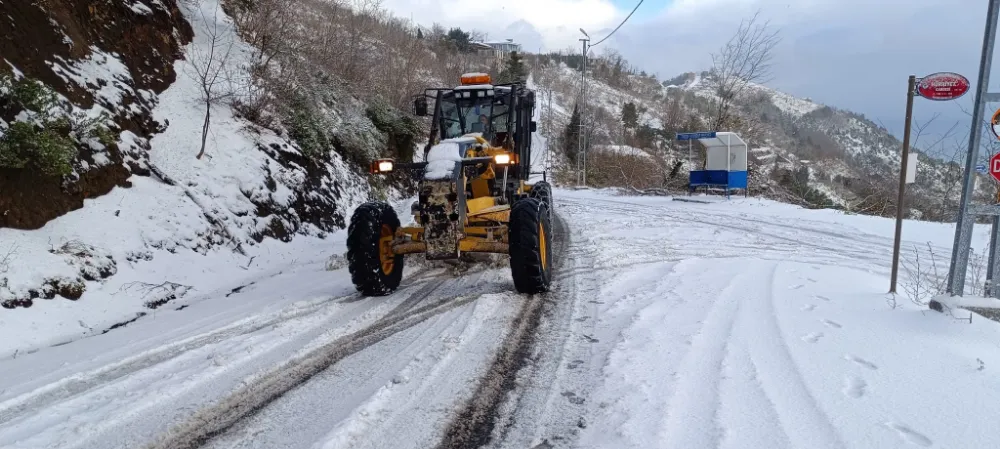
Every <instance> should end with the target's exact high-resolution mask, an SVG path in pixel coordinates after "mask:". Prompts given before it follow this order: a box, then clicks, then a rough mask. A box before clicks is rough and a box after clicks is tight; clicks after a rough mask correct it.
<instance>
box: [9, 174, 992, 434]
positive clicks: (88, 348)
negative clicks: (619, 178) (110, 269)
mask: <svg viewBox="0 0 1000 449" xmlns="http://www.w3.org/2000/svg"><path fill="white" fill-rule="evenodd" d="M555 199H556V207H555V211H556V212H557V214H558V216H559V217H560V220H559V222H560V224H561V226H560V229H559V230H558V234H559V239H558V241H559V243H560V246H559V247H558V248H557V250H558V253H559V254H560V257H559V258H560V265H559V266H558V267H557V271H556V276H555V278H556V282H555V287H556V288H555V291H553V292H552V293H550V294H547V295H539V296H535V297H525V296H519V295H515V294H513V293H512V290H513V288H512V286H511V285H510V276H509V270H508V269H507V268H506V267H496V266H483V267H478V268H475V269H473V270H472V271H470V272H467V273H465V274H463V275H459V276H456V275H454V274H452V273H450V272H448V271H447V270H442V269H436V268H431V267H429V266H428V265H427V264H411V267H410V268H409V269H408V274H407V277H406V279H405V280H404V286H403V287H402V288H401V289H400V291H399V292H397V293H396V294H394V295H390V296H387V297H383V298H364V299H362V298H359V297H357V296H356V295H354V294H352V288H351V287H350V285H349V284H348V277H347V276H346V273H345V271H346V270H343V269H341V270H339V271H334V272H331V271H326V270H324V269H323V264H322V261H321V260H316V261H315V262H309V263H300V264H299V265H298V266H297V267H288V268H286V269H282V270H279V271H276V272H275V274H274V275H273V276H270V277H262V278H257V279H255V281H256V282H255V284H254V285H253V287H252V288H248V289H245V290H244V289H238V290H237V291H235V292H234V291H231V290H233V289H234V288H236V287H238V286H236V285H234V286H231V288H230V289H224V290H221V291H220V292H221V293H220V294H219V295H217V296H213V295H211V294H210V295H208V296H206V297H204V298H202V299H201V300H199V302H197V303H192V304H189V305H188V306H187V307H182V308H178V309H179V310H177V309H174V310H169V311H163V312H162V315H159V316H156V317H152V318H151V319H143V320H140V321H137V322H136V323H133V324H130V325H128V326H125V327H122V328H120V329H114V330H112V331H110V332H108V333H106V334H103V335H97V336H94V337H90V338H85V339H81V340H77V341H73V342H70V343H68V344H64V345H60V346H55V347H49V348H43V349H40V350H38V351H36V352H33V353H30V354H25V355H21V356H19V357H16V358H9V359H4V360H0V372H2V373H3V374H4V375H3V376H0V447H4V448H7V447H11V448H25V449H27V448H98V447H99V448H118V447H130V448H131V447H149V448H154V447H155V448H186V447H206V448H220V449H221V448H316V449H321V448H322V449H333V448H427V447H441V448H471V447H496V448H535V447H540V448H554V447H579V448H633V447H634V448H654V447H655V448H737V447H740V448H744V447H767V448H800V447H801V448H806V447H808V448H870V447H905V446H907V445H910V446H914V445H915V447H920V446H927V447H930V446H936V447H948V448H961V447H969V448H974V447H975V448H980V447H1000V432H995V431H993V430H991V429H992V427H991V426H992V425H991V422H990V420H991V417H992V416H995V415H996V414H997V412H1000V405H998V404H1000V380H998V379H1000V376H998V374H1000V344H998V343H997V342H998V341H1000V326H998V325H997V323H994V322H990V321H987V320H983V319H980V318H978V317H977V318H974V319H973V320H972V322H971V323H969V322H968V321H964V322H963V321H958V320H956V319H954V318H952V317H950V316H946V315H941V314H937V313H933V312H926V311H924V310H922V309H921V308H918V307H917V306H915V305H913V304H910V303H909V302H908V301H907V300H906V299H904V298H899V299H898V301H897V303H896V305H897V307H895V308H892V307H890V305H889V303H888V302H887V301H886V296H885V294H884V292H885V290H886V288H887V286H888V285H887V277H888V267H889V258H890V256H891V253H890V252H889V250H890V249H891V243H892V241H891V232H892V230H891V226H892V224H891V221H889V220H881V219H873V218H870V217H851V216H845V215H842V214H839V213H836V212H830V211H822V212H817V211H805V210H801V209H797V208H794V207H791V206H787V205H780V204H776V203H772V202H767V201H760V200H755V199H742V198H740V199H736V198H734V199H733V200H732V201H730V202H726V203H716V204H699V203H689V202H680V201H671V200H670V199H669V198H628V197H620V196H612V195H610V194H607V193H602V192H590V191H565V190H558V191H556V192H555ZM949 229H950V228H949V227H947V226H939V225H932V224H925V223H907V228H906V230H905V232H906V238H907V240H908V241H907V246H908V247H910V248H912V247H913V246H916V247H918V248H921V249H922V251H925V253H924V254H923V256H925V257H929V256H930V254H929V251H933V252H934V253H935V255H936V256H937V257H939V258H945V257H947V255H948V243H949V239H950V237H951V233H950V230H949ZM332 238H333V239H336V238H338V237H337V236H334V237H332ZM928 241H929V242H930V243H931V245H930V248H931V249H930V250H928V249H927V242H928ZM226 292H228V294H232V297H229V296H227V294H226ZM234 293H235V294H234ZM269 297H273V298H278V297H280V298H293V299H295V300H296V301H278V302H277V303H276V304H278V305H277V306H266V299H267V298H269Z"/></svg>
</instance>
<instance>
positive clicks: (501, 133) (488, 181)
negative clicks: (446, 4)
mask: <svg viewBox="0 0 1000 449" xmlns="http://www.w3.org/2000/svg"><path fill="white" fill-rule="evenodd" d="M428 100H433V112H432V116H431V131H430V138H429V139H428V143H427V146H426V147H425V148H424V160H423V162H411V163H396V162H395V161H393V160H392V159H378V160H375V161H373V162H372V163H371V172H372V173H373V174H384V173H390V172H393V171H396V170H415V171H422V172H423V173H422V174H421V176H420V178H421V179H420V182H419V186H418V190H417V192H418V197H417V198H418V200H417V201H416V202H415V203H413V205H412V207H411V213H412V214H413V219H414V222H415V223H416V225H415V226H401V224H400V220H399V217H398V215H397V214H396V211H395V210H394V209H393V208H392V207H391V206H390V205H389V204H386V203H383V202H369V203H365V204H363V205H361V206H360V207H358V208H357V209H356V210H355V211H354V214H353V215H352V216H351V222H350V226H349V227H348V236H347V260H348V269H349V271H350V273H351V280H352V282H353V283H354V285H355V287H356V288H357V290H358V291H359V292H361V293H362V294H363V295H366V296H381V295H387V294H389V293H392V292H393V291H395V290H396V288H398V287H399V283H400V281H401V280H402V277H403V261H404V255H406V254H415V253H424V254H425V255H426V257H427V259H428V260H455V259H459V258H460V257H462V255H463V254H464V253H499V254H507V255H508V256H509V259H510V269H511V275H512V277H513V280H514V287H515V289H516V290H517V291H518V292H519V293H526V294H535V293H543V292H546V291H548V290H549V287H550V283H551V279H552V274H551V270H552V227H551V210H552V187H551V186H550V185H549V183H548V182H546V181H539V182H536V183H534V184H533V185H530V184H528V183H527V181H528V179H529V176H530V175H531V174H532V173H531V136H532V133H533V132H534V131H535V129H536V127H537V124H536V123H535V122H534V121H532V117H533V113H534V107H535V93H534V92H533V91H532V90H530V89H528V88H527V87H526V86H524V85H523V84H521V83H513V84H502V85H493V84H492V83H491V80H490V77H489V75H486V74H482V73H469V74H465V75H462V77H461V85H460V86H457V87H454V88H433V89H428V90H426V91H425V92H424V93H423V94H421V95H418V96H416V98H415V99H414V103H413V106H414V113H415V114H416V115H417V116H427V115H428V110H429V101H428Z"/></svg>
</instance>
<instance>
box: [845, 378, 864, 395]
mask: <svg viewBox="0 0 1000 449" xmlns="http://www.w3.org/2000/svg"><path fill="white" fill-rule="evenodd" d="M867 388H868V383H866V382H865V381H864V379H861V378H860V377H854V376H850V377H848V378H846V379H844V390H843V391H844V395H845V396H849V397H852V398H855V399H857V398H860V397H862V396H864V395H865V390H866V389H867Z"/></svg>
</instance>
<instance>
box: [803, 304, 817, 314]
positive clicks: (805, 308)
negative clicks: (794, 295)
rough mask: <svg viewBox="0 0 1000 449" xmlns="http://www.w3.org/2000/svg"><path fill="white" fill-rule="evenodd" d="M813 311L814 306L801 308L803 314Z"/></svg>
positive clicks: (809, 305) (807, 305) (808, 305)
mask: <svg viewBox="0 0 1000 449" xmlns="http://www.w3.org/2000/svg"><path fill="white" fill-rule="evenodd" d="M813 310H816V306H815V305H814V304H806V305H804V306H802V311H803V312H812V311H813Z"/></svg>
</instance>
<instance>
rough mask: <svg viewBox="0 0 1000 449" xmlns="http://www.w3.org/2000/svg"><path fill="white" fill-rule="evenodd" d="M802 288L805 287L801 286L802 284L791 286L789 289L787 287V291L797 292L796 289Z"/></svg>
mask: <svg viewBox="0 0 1000 449" xmlns="http://www.w3.org/2000/svg"><path fill="white" fill-rule="evenodd" d="M802 287H805V285H803V284H798V285H793V286H791V287H788V289H789V290H798V289H800V288H802Z"/></svg>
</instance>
